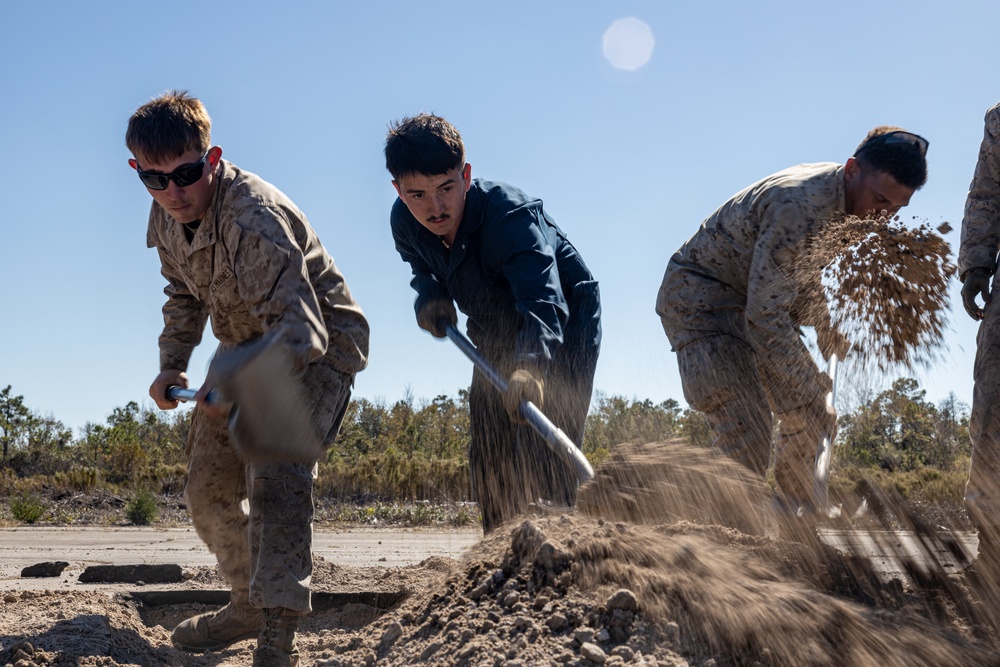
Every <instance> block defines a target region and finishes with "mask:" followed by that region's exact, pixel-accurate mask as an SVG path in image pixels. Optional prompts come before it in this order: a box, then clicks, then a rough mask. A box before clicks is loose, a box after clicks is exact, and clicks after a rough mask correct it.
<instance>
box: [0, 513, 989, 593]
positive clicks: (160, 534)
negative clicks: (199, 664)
mask: <svg viewBox="0 0 1000 667" xmlns="http://www.w3.org/2000/svg"><path fill="white" fill-rule="evenodd" d="M481 537H482V532H481V530H480V529H479V528H478V527H475V528H455V529H440V528H435V529H417V528H405V529H404V528H351V529H343V530H328V529H317V530H316V531H315V534H314V538H313V552H314V553H316V554H318V555H320V556H322V557H323V558H324V559H326V560H327V561H330V562H333V563H338V564H341V565H351V566H355V567H358V566H380V567H398V566H404V565H412V564H415V563H419V562H421V561H422V560H424V559H426V558H428V557H430V556H444V557H448V558H458V557H460V556H461V555H462V554H463V553H465V551H466V550H467V549H468V548H469V547H470V546H472V545H473V544H475V543H476V542H477V541H478V540H479V539H480V538H481ZM820 537H821V538H822V539H823V541H824V542H826V543H827V544H830V545H831V546H834V547H836V548H838V549H840V550H841V551H844V552H848V553H863V554H865V555H867V556H868V558H870V559H871V561H872V563H873V564H874V566H875V569H876V571H877V572H879V573H880V574H882V575H884V576H894V575H896V574H898V573H900V572H902V571H903V569H902V566H901V563H900V559H901V558H902V557H910V558H912V559H913V560H914V561H915V562H916V563H918V564H919V565H921V566H923V567H925V568H927V567H929V564H928V560H930V559H937V560H938V561H939V562H940V564H941V565H942V567H943V568H944V570H945V571H946V572H955V571H958V570H959V569H960V568H961V565H960V561H961V560H962V557H961V556H960V555H958V554H956V548H957V551H958V552H962V553H964V554H965V558H966V559H967V560H971V559H972V557H973V556H974V555H975V554H976V547H977V544H978V542H977V540H976V537H975V535H974V534H972V533H957V534H954V538H955V539H954V541H953V544H952V545H950V546H949V544H947V541H948V540H947V539H945V540H935V541H932V542H931V543H929V544H926V545H921V544H920V542H919V539H918V538H917V537H916V536H915V535H914V534H913V533H909V532H905V531H900V532H894V533H890V532H883V533H858V532H852V531H842V530H840V531H837V530H821V531H820ZM46 561H66V562H68V563H69V564H70V565H69V567H68V568H66V570H65V571H64V572H63V574H62V575H61V576H59V577H54V578H40V579H23V578H21V576H20V575H21V570H22V568H24V567H26V566H28V565H34V564H35V563H41V562H46ZM140 563H145V564H161V563H177V564H178V565H180V566H181V567H182V568H187V567H196V566H201V565H214V564H215V557H214V556H213V555H212V554H211V553H209V551H208V550H207V549H206V548H205V545H204V544H202V542H201V540H200V539H198V535H197V534H196V533H195V531H194V529H193V528H171V529H157V528H136V527H120V528H97V527H87V528H47V527H24V528H4V529H0V591H2V590H11V589H67V588H72V590H85V589H90V588H101V589H106V588H107V587H108V586H109V585H108V584H81V583H79V581H78V578H79V575H80V573H81V572H82V571H83V570H84V569H85V568H86V567H88V566H90V565H135V564H140Z"/></svg>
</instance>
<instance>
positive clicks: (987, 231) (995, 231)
mask: <svg viewBox="0 0 1000 667" xmlns="http://www.w3.org/2000/svg"><path fill="white" fill-rule="evenodd" d="M985 125H986V128H985V130H984V132H983V143H982V144H981V145H980V147H979V161H978V162H977V163H976V173H975V174H974V175H973V176H972V185H970V186H969V196H968V198H967V199H966V200H965V217H964V218H963V219H962V244H961V247H960V249H959V253H958V271H959V276H961V278H962V279H963V280H964V279H965V274H966V273H968V272H969V270H971V269H989V270H990V271H991V272H992V271H994V270H995V269H996V265H997V251H998V250H1000V104H997V105H996V106H994V107H993V108H992V109H990V110H989V111H987V112H986V123H985Z"/></svg>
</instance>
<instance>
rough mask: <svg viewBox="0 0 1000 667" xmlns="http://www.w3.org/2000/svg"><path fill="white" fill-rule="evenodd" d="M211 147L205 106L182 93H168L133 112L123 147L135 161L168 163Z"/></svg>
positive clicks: (195, 98)
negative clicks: (139, 158) (190, 152)
mask: <svg viewBox="0 0 1000 667" xmlns="http://www.w3.org/2000/svg"><path fill="white" fill-rule="evenodd" d="M211 144H212V119H211V118H209V117H208V111H206V110H205V105H203V104H202V103H201V100H199V99H198V98H197V97H192V96H190V95H188V92H187V91H186V90H168V91H167V92H165V93H163V94H162V95H160V96H159V97H157V98H155V99H153V100H150V101H149V102H146V103H145V104H143V105H142V106H141V107H139V108H138V109H136V110H135V113H133V114H132V117H131V118H130V119H129V121H128V130H126V132H125V145H126V146H128V149H129V151H131V153H132V155H134V156H135V157H136V158H138V157H140V156H142V158H143V159H145V160H149V161H150V162H169V161H170V160H174V159H176V158H178V157H180V156H181V155H183V154H184V153H186V152H188V151H189V150H192V149H194V150H197V151H198V152H199V153H204V152H205V151H207V150H208V148H209V146H211Z"/></svg>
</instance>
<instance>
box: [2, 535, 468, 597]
mask: <svg viewBox="0 0 1000 667" xmlns="http://www.w3.org/2000/svg"><path fill="white" fill-rule="evenodd" d="M481 537H482V531H481V530H480V529H479V528H478V527H476V528H453V529H434V528H429V529H425V528H409V529H404V528H366V527H362V528H350V529H342V530H330V529H325V530H316V531H315V533H314V536H313V553H314V554H315V555H316V556H318V557H320V558H323V559H324V560H326V561H328V562H330V563H336V564H338V565H346V566H351V567H364V566H369V565H374V566H379V567H387V568H391V567H400V566H405V565H415V564H417V563H420V562H421V561H423V560H426V559H428V558H431V557H434V556H441V557H446V558H458V557H460V556H461V554H462V553H464V552H465V551H466V550H467V549H468V548H469V547H470V546H472V545H473V544H475V543H476V542H477V541H478V540H479V539H480V538H481ZM54 561H64V562H67V563H69V566H68V567H67V568H66V569H65V570H64V571H63V574H62V576H59V577H54V578H53V577H49V578H22V577H21V576H20V573H21V570H22V569H23V568H24V567H27V566H29V565H34V564H36V563H40V562H54ZM162 563H177V564H178V565H180V566H181V567H182V568H196V567H206V566H213V565H214V564H215V557H214V556H213V555H212V554H211V553H210V552H209V551H208V549H206V548H205V545H204V544H203V543H202V541H201V540H200V539H198V536H197V534H196V533H195V531H194V529H193V528H168V529H157V528H134V527H119V528H103V527H83V528H48V527H25V528H3V529H0V591H3V590H30V589H36V590H44V589H50V590H51V589H72V590H93V589H106V588H107V585H100V584H86V583H80V582H79V581H78V579H79V575H80V573H81V572H83V570H84V569H85V568H86V567H87V566H90V565H106V564H107V565H134V564H162Z"/></svg>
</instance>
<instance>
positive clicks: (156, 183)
mask: <svg viewBox="0 0 1000 667" xmlns="http://www.w3.org/2000/svg"><path fill="white" fill-rule="evenodd" d="M207 159H208V151H205V154H204V155H202V156H201V159H200V160H198V161H197V162H192V163H191V164H183V165H181V166H179V167H177V168H176V169H174V170H173V171H172V172H170V173H169V174H158V173H156V172H154V171H143V170H142V169H139V167H138V165H137V166H136V168H135V171H136V173H138V174H139V180H140V181H142V184H143V185H145V186H146V187H147V188H149V189H150V190H166V189H167V186H168V185H170V181H173V182H174V183H176V184H177V185H178V187H182V188H186V187H187V186H189V185H193V184H194V183H197V182H198V181H199V180H200V179H201V177H202V174H204V173H205V160H207Z"/></svg>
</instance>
